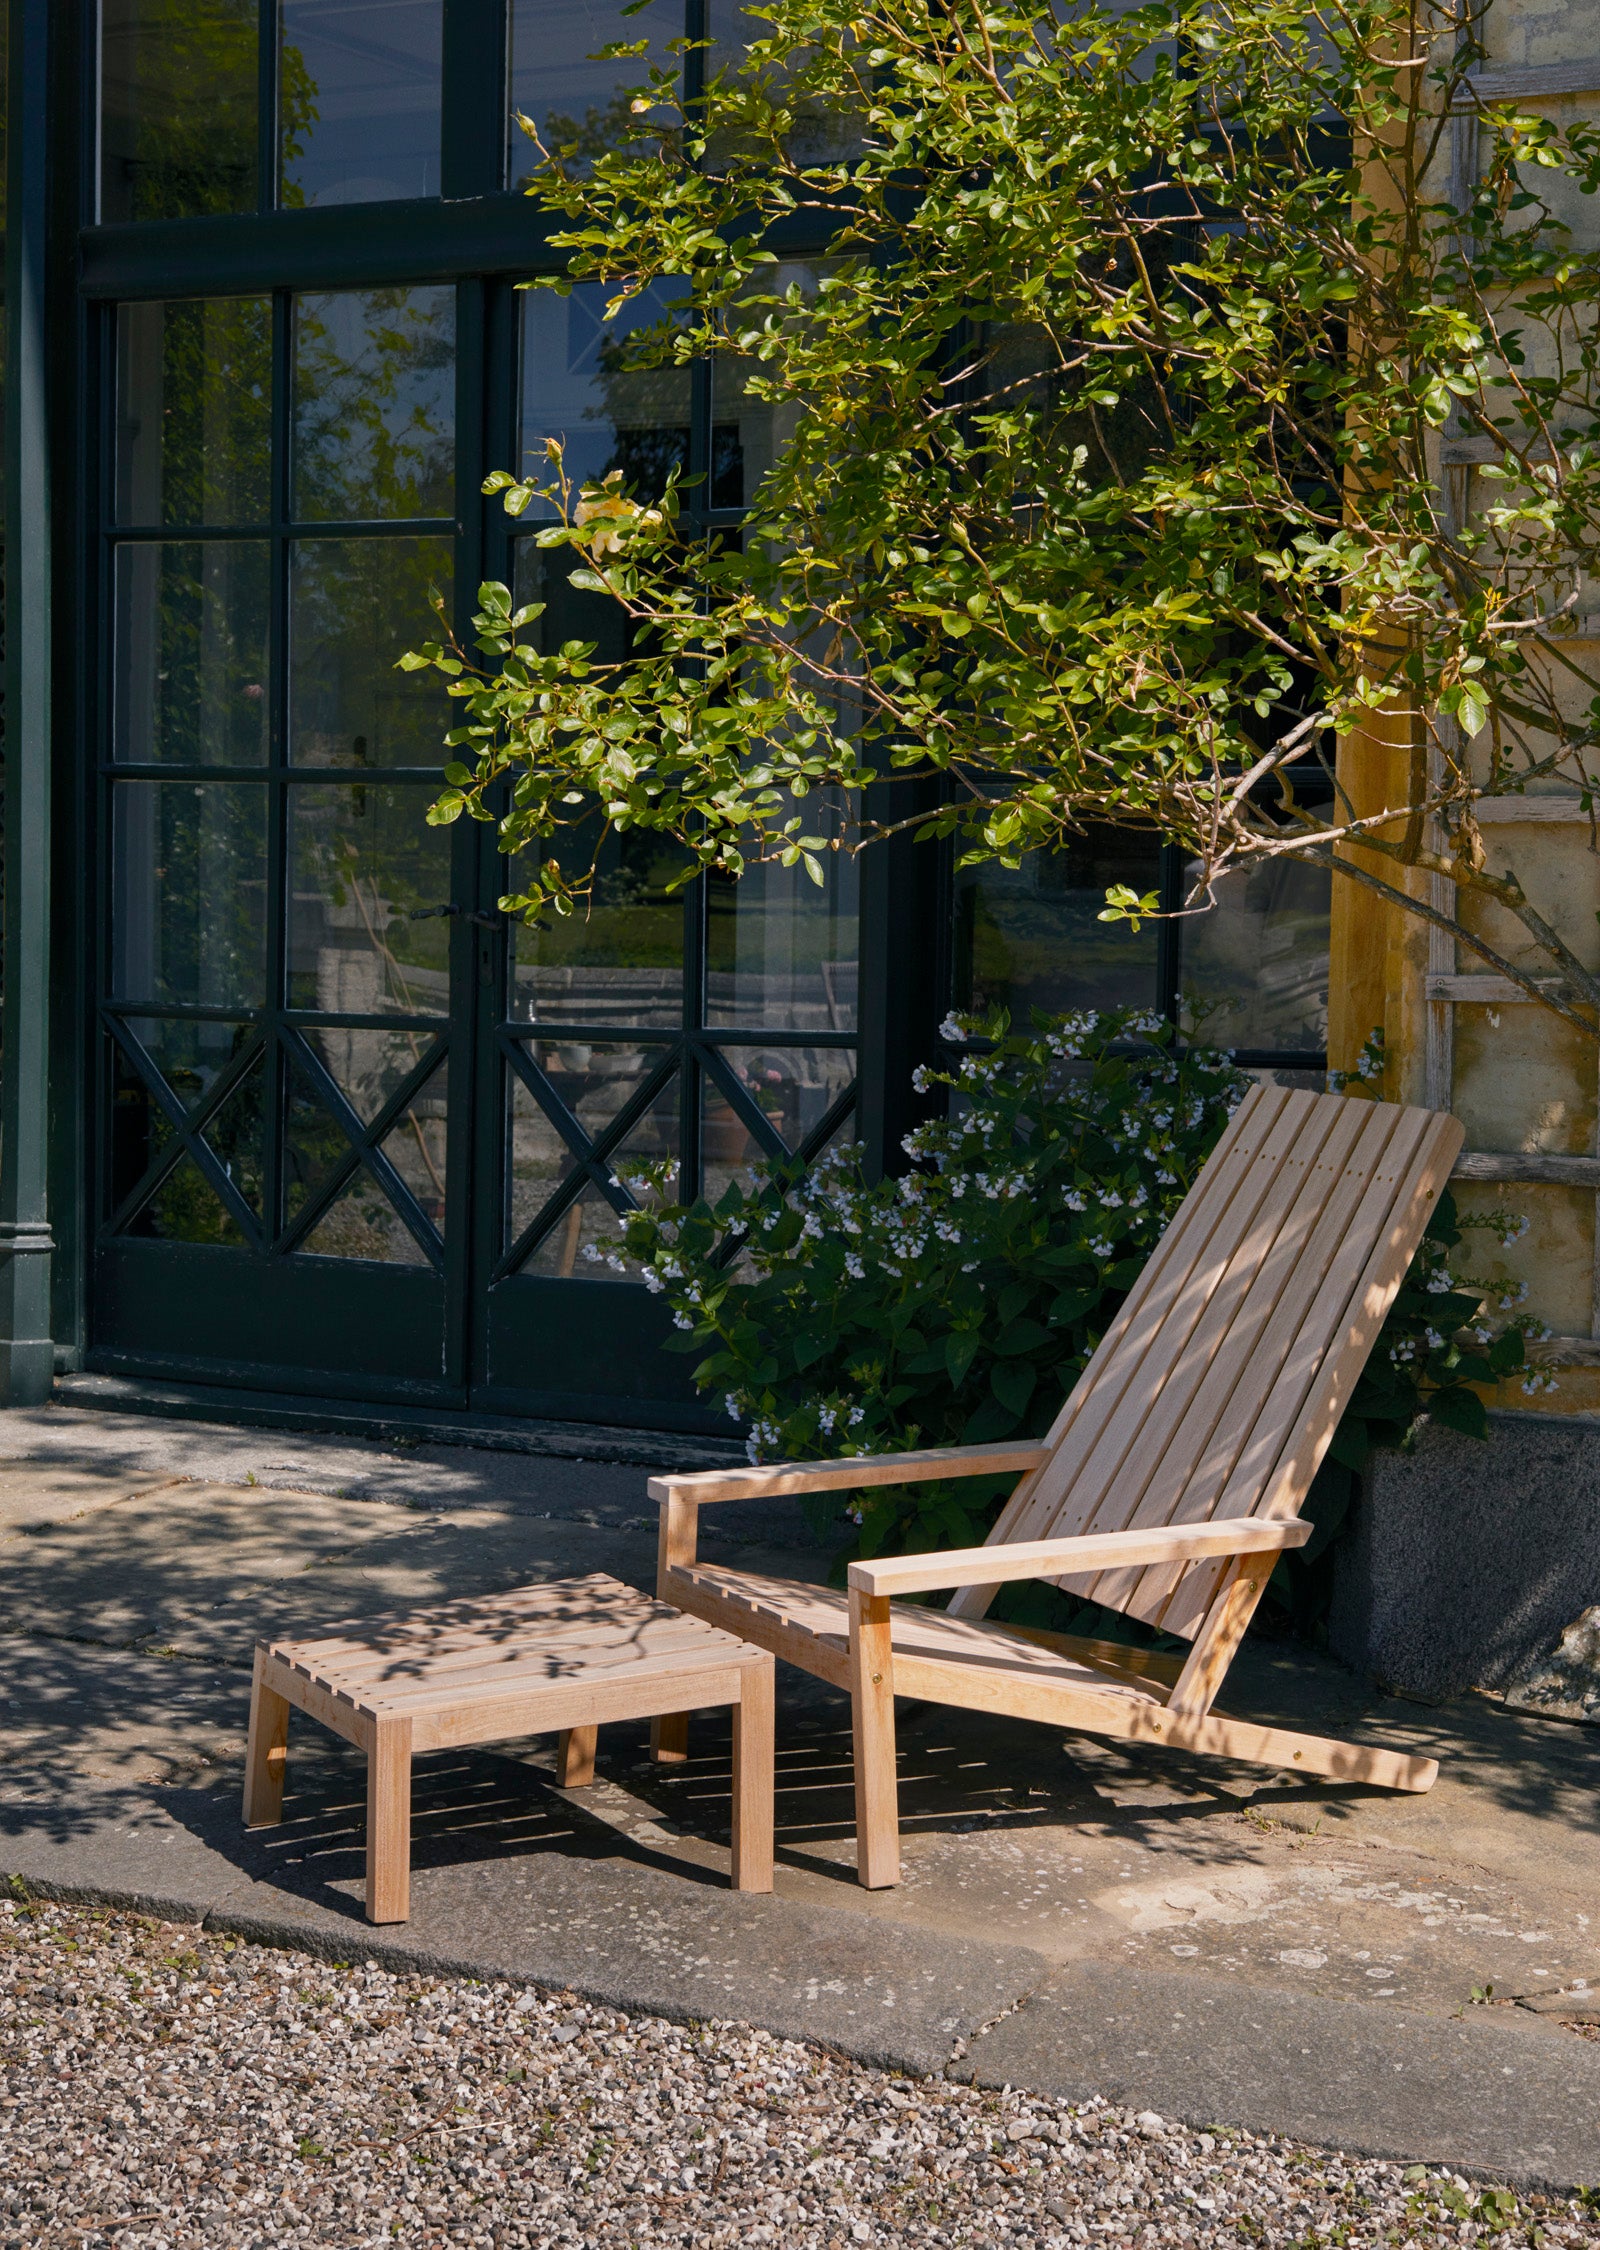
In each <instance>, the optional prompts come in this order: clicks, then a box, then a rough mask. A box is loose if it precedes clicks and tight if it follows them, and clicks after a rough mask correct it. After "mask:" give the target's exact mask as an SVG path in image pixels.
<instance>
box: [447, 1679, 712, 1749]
mask: <svg viewBox="0 0 1600 2250" xmlns="http://www.w3.org/2000/svg"><path fill="white" fill-rule="evenodd" d="M742 1677H743V1667H742V1666H741V1665H737V1664H730V1665H726V1666H724V1667H723V1668H722V1669H720V1670H713V1669H712V1668H711V1667H709V1666H703V1667H702V1668H701V1669H700V1670H699V1671H697V1672H695V1673H693V1674H685V1673H681V1672H663V1673H660V1674H658V1675H655V1676H652V1677H650V1678H646V1679H629V1680H616V1681H612V1682H609V1683H608V1682H606V1681H604V1680H578V1681H574V1682H572V1683H571V1684H570V1685H568V1686H563V1687H559V1688H546V1689H545V1690H543V1692H542V1693H541V1694H540V1696H539V1698H538V1701H537V1703H536V1704H535V1705H534V1706H533V1707H532V1708H531V1709H530V1699H529V1698H528V1697H527V1696H525V1695H508V1696H495V1697H489V1698H485V1699H484V1700H483V1701H473V1702H461V1703H445V1704H441V1705H440V1706H439V1707H438V1708H437V1709H436V1710H432V1711H419V1712H416V1713H414V1714H412V1715H411V1739H412V1745H413V1747H414V1748H415V1749H416V1750H417V1751H419V1752H420V1751H423V1750H462V1749H466V1748H468V1747H470V1746H471V1745H472V1744H473V1743H478V1742H509V1741H512V1740H514V1739H515V1738H516V1737H517V1736H519V1735H524V1734H563V1733H565V1732H566V1730H567V1729H568V1728H569V1727H586V1726H609V1725H611V1724H612V1723H613V1722H614V1721H616V1720H618V1719H653V1718H655V1717H657V1716H658V1715H659V1714H660V1713H662V1712H664V1711H681V1710H683V1709H684V1707H685V1706H686V1705H687V1706H688V1707H689V1708H691V1709H694V1710H710V1709H711V1708H712V1707H713V1706H714V1705H716V1704H720V1703H732V1702H733V1701H734V1700H735V1699H736V1697H737V1696H738V1694H739V1692H740V1682H741V1679H742Z"/></svg>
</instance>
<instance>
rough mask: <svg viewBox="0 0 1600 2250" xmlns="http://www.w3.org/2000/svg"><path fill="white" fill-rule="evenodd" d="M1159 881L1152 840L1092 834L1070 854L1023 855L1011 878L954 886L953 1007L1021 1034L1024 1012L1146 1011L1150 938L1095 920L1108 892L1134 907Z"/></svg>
mask: <svg viewBox="0 0 1600 2250" xmlns="http://www.w3.org/2000/svg"><path fill="white" fill-rule="evenodd" d="M1160 877H1161V847H1160V843H1159V840H1158V839H1157V838H1156V837H1155V836H1154V835H1150V836H1145V835H1140V834H1137V833H1134V832H1132V831H1129V830H1125V829H1114V828H1094V829H1091V830H1090V831H1089V833H1088V834H1087V835H1086V836H1084V837H1082V838H1080V839H1079V840H1078V842H1076V843H1075V844H1074V845H1072V846H1071V848H1070V849H1068V850H1066V851H1060V852H1032V853H1030V854H1029V855H1028V857H1027V858H1026V859H1024V861H1023V863H1022V865H1021V866H1020V867H1019V868H1015V869H1012V868H1005V867H999V866H996V865H993V864H990V865H989V866H986V867H970V868H965V869H963V870H962V871H961V872H960V873H959V874H958V875H957V877H956V898H955V908H956V927H955V941H956V944H955V950H956V962H955V968H956V998H957V1005H958V1006H959V1007H961V1008H963V1009H968V1008H970V1009H971V1010H972V1011H973V1012H974V1013H976V1014H979V1015H983V1014H986V1013H987V1012H988V1011H989V1010H990V1009H991V1008H1007V1009H1009V1010H1010V1012H1011V1015H1012V1018H1013V1020H1014V1021H1015V1022H1017V1023H1018V1024H1019V1025H1026V1023H1027V1021H1028V1011H1029V1009H1031V1008H1043V1009H1046V1010H1047V1011H1048V1012H1049V1013H1051V1014H1060V1013H1064V1012H1065V1011H1066V1010H1068V1009H1072V1008H1153V1007H1155V1006H1156V1004H1157V993H1156V931H1155V926H1154V925H1153V924H1152V923H1149V922H1146V923H1145V924H1144V925H1143V927H1142V928H1141V929H1140V930H1138V931H1137V932H1135V931H1133V930H1132V929H1130V927H1129V925H1128V924H1127V923H1126V922H1101V921H1099V920H1097V919H1096V917H1097V916H1098V915H1099V914H1100V912H1101V910H1102V908H1103V907H1104V906H1105V903H1106V891H1107V890H1108V888H1109V887H1110V886H1111V885H1112V884H1113V883H1126V884H1127V885H1128V886H1129V888H1130V889H1132V890H1135V891H1137V892H1138V893H1139V894H1140V896H1141V897H1142V896H1143V895H1144V893H1145V892H1147V891H1153V890H1156V889H1157V888H1158V887H1159V884H1160Z"/></svg>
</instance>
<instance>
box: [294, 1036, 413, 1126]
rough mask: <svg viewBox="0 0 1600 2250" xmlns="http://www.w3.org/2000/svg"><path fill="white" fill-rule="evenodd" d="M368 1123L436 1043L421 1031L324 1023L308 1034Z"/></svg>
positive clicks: (325, 1066) (310, 1043)
mask: <svg viewBox="0 0 1600 2250" xmlns="http://www.w3.org/2000/svg"><path fill="white" fill-rule="evenodd" d="M302 1036H303V1037H304V1039H305V1042H306V1044H307V1046H308V1047H310V1049H311V1050H312V1052H313V1054H315V1056H316V1058H317V1060H318V1061H319V1062H320V1063H321V1065H322V1067H323V1069H324V1070H325V1071H326V1072H327V1073H328V1076H329V1077H330V1078H331V1079H332V1080H333V1082H334V1084H335V1085H336V1086H337V1087H338V1089H339V1091H340V1093H341V1094H343V1096H344V1098H345V1100H346V1101H347V1102H348V1103H349V1104H350V1107H351V1108H352V1109H353V1110H354V1111H355V1113H356V1115H357V1116H358V1117H359V1118H360V1119H361V1122H362V1123H363V1124H364V1125H370V1124H371V1123H372V1120H373V1119H374V1118H375V1117H376V1116H377V1115H378V1113H379V1111H380V1110H382V1109H383V1108H384V1107H385V1106H386V1105H387V1104H388V1103H389V1102H391V1101H392V1100H393V1099H394V1097H395V1095H396V1094H397V1093H398V1092H399V1091H400V1088H401V1087H402V1086H403V1085H404V1084H405V1082H406V1080H407V1079H408V1078H409V1077H410V1076H411V1074H412V1072H413V1071H414V1070H415V1069H416V1068H417V1066H418V1065H419V1064H420V1063H421V1061H422V1059H423V1057H424V1056H425V1055H426V1054H428V1053H429V1052H430V1051H431V1049H432V1046H433V1040H432V1038H431V1036H428V1035H425V1034H419V1033H417V1032H415V1031H402V1030H398V1029H396V1030H394V1031H352V1030H349V1029H348V1028H347V1027H346V1026H344V1025H330V1024H319V1025H317V1026H316V1027H315V1028H314V1029H311V1030H308V1031H306V1032H304V1033H303V1034H302Z"/></svg>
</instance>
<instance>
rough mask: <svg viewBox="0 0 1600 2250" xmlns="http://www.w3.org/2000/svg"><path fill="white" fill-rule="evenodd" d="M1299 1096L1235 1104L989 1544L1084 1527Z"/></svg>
mask: <svg viewBox="0 0 1600 2250" xmlns="http://www.w3.org/2000/svg"><path fill="white" fill-rule="evenodd" d="M1308 1098H1310V1097H1306V1096H1296V1095H1294V1094H1291V1093H1288V1092H1286V1091H1285V1090H1284V1089H1282V1088H1279V1087H1254V1088H1252V1089H1251V1092H1250V1093H1249V1094H1247V1095H1246V1097H1245V1099H1244V1101H1243V1102H1242V1103H1241V1104H1240V1106H1239V1109H1238V1110H1237V1111H1236V1112H1235V1114H1234V1116H1233V1118H1232V1119H1231V1120H1230V1122H1229V1124H1228V1126H1227V1127H1226V1128H1225V1130H1224V1132H1223V1134H1222V1137H1221V1139H1220V1140H1219V1141H1218V1143H1217V1146H1216V1148H1215V1149H1214V1150H1213V1151H1212V1153H1211V1156H1210V1157H1209V1158H1208V1160H1207V1162H1206V1164H1205V1166H1204V1168H1203V1170H1202V1172H1201V1175H1200V1178H1199V1180H1198V1181H1197V1182H1196V1184H1195V1186H1194V1188H1193V1189H1191V1191H1190V1193H1189V1195H1188V1196H1187V1197H1186V1198H1185V1200H1184V1202H1183V1204H1182V1205H1181V1206H1180V1207H1179V1210H1178V1212H1177V1214H1176V1216H1175V1217H1174V1219H1173V1221H1172V1223H1171V1224H1170V1225H1169V1227H1168V1228H1167V1231H1166V1233H1165V1235H1163V1237H1162V1239H1161V1242H1160V1243H1159V1244H1158V1245H1157V1248H1156V1250H1155V1252H1154V1254H1153V1256H1152V1257H1151V1258H1150V1259H1149V1260H1148V1261H1147V1263H1146V1265H1145V1268H1144V1272H1143V1274H1141V1276H1140V1279H1139V1282H1137V1283H1136V1284H1135V1286H1134V1288H1133V1290H1132V1291H1131V1292H1130V1293H1129V1297H1128V1300H1127V1303H1126V1304H1125V1305H1124V1307H1123V1309H1122V1312H1121V1314H1120V1315H1119V1316H1118V1317H1117V1319H1115V1320H1114V1321H1113V1322H1112V1324H1111V1326H1110V1328H1108V1329H1107V1331H1106V1333H1105V1335H1104V1336H1103V1337H1102V1339H1101V1341H1100V1344H1099V1345H1098V1347H1097V1348H1096V1350H1095V1353H1094V1355H1093V1357H1092V1358H1091V1360H1090V1362H1089V1365H1088V1367H1087V1368H1086V1369H1085V1370H1084V1373H1083V1374H1082V1376H1081V1377H1080V1378H1079V1380H1078V1382H1077V1383H1076V1384H1075V1385H1074V1386H1073V1389H1072V1392H1071V1394H1070V1395H1069V1397H1068V1399H1067V1403H1066V1406H1065V1407H1064V1408H1063V1410H1062V1412H1061V1414H1060V1415H1059V1416H1058V1417H1057V1419H1056V1422H1055V1425H1054V1426H1053V1428H1052V1430H1051V1433H1050V1438H1051V1440H1052V1441H1055V1442H1056V1455H1055V1458H1054V1460H1052V1461H1051V1462H1050V1463H1048V1464H1047V1465H1046V1466H1045V1467H1044V1468H1043V1469H1041V1470H1040V1471H1038V1472H1037V1474H1036V1475H1035V1476H1034V1477H1032V1478H1031V1479H1028V1480H1026V1484H1025V1487H1020V1486H1019V1488H1018V1490H1017V1492H1016V1493H1014V1494H1013V1496H1012V1499H1011V1502H1010V1504H1009V1505H1008V1506H1007V1507H1006V1509H1005V1510H1004V1511H1003V1512H1002V1514H1001V1516H1000V1519H999V1521H998V1522H997V1523H996V1525H995V1527H994V1530H993V1531H992V1532H991V1533H990V1536H989V1543H990V1544H991V1545H993V1546H1009V1545H1010V1544H1011V1542H1012V1541H1013V1540H1015V1539H1028V1538H1043V1537H1047V1536H1049V1535H1050V1534H1051V1533H1053V1532H1061V1533H1063V1534H1069V1533H1072V1532H1077V1531H1083V1530H1086V1529H1088V1528H1089V1526H1090V1525H1091V1523H1092V1522H1093V1520H1094V1517H1095V1514H1096V1511H1097V1509H1098V1507H1099V1505H1100V1503H1101V1501H1102V1500H1103V1498H1104V1496H1105V1486H1106V1482H1107V1480H1108V1479H1109V1478H1112V1477H1114V1476H1115V1473H1116V1470H1117V1468H1118V1466H1119V1465H1120V1462H1121V1459H1122V1456H1123V1455H1124V1454H1125V1453H1126V1451H1127V1448H1128V1447H1129V1446H1130V1445H1131V1444H1132V1443H1133V1441H1134V1438H1135V1437H1136V1435H1137V1434H1138V1427H1139V1422H1140V1418H1141V1407H1142V1405H1143V1404H1144V1403H1145V1401H1146V1399H1147V1397H1148V1393H1149V1391H1150V1390H1151V1389H1152V1388H1153V1387H1154V1386H1155V1385H1156V1384H1157V1383H1158V1382H1159V1380H1160V1377H1161V1374H1162V1371H1163V1364H1164V1363H1165V1364H1167V1365H1170V1363H1171V1361H1172V1359H1173V1358H1174V1357H1175V1356H1176V1354H1177V1353H1178V1352H1179V1351H1180V1350H1181V1349H1182V1347H1183V1345H1184V1344H1185V1343H1187V1341H1188V1339H1189V1337H1190V1336H1191V1335H1192V1333H1193V1331H1194V1329H1195V1328H1196V1327H1197V1326H1198V1324H1199V1322H1200V1320H1201V1318H1202V1317H1203V1315H1204V1312H1205V1308H1206V1305H1207V1303H1208V1302H1209V1299H1210V1297H1211V1294H1212V1291H1213V1290H1214V1289H1215V1287H1216V1285H1217V1283H1218V1281H1219V1280H1220V1279H1221V1277H1222V1275H1223V1273H1224V1272H1225V1270H1226V1266H1227V1261H1228V1256H1229V1253H1230V1250H1231V1247H1232V1245H1233V1242H1234V1240H1235V1239H1236V1237H1237V1235H1238V1234H1239V1232H1240V1231H1241V1230H1242V1229H1243V1228H1246V1227H1248V1226H1249V1224H1250V1222H1251V1220H1252V1218H1253V1217H1254V1214H1255V1211H1256V1208H1257V1206H1258V1204H1259V1202H1260V1200H1261V1198H1262V1197H1263V1196H1264V1195H1265V1194H1266V1192H1267V1189H1268V1187H1269V1186H1270V1183H1271V1171H1270V1170H1269V1169H1268V1167H1272V1166H1274V1165H1275V1160H1276V1159H1277V1158H1278V1157H1279V1155H1280V1154H1281V1153H1282V1152H1283V1151H1284V1150H1285V1149H1286V1148H1287V1147H1289V1146H1290V1145H1292V1139H1293V1134H1294V1130H1295V1124H1296V1119H1297V1115H1298V1112H1297V1109H1296V1106H1295V1105H1296V1103H1297V1102H1303V1101H1304V1100H1306V1099H1308ZM992 1591H993V1588H992V1586H977V1587H974V1588H973V1589H972V1590H970V1591H969V1592H968V1593H966V1594H965V1595H962V1594H958V1595H957V1596H956V1599H955V1603H954V1605H953V1606H954V1607H955V1609H956V1611H957V1613H958V1614H960V1615H962V1616H968V1617H970V1616H979V1615H981V1614H982V1612H983V1609H984V1608H985V1607H986V1606H987V1603H988V1600H989V1599H990V1597H991V1594H992Z"/></svg>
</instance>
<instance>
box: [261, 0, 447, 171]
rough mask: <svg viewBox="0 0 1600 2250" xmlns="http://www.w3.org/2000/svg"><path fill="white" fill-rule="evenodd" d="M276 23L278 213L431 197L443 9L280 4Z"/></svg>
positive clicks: (439, 3)
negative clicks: (280, 207) (317, 206)
mask: <svg viewBox="0 0 1600 2250" xmlns="http://www.w3.org/2000/svg"><path fill="white" fill-rule="evenodd" d="M279 22H280V26H281V30H280V45H279V61H278V81H279V83H278V105H279V136H280V137H279V144H278V146H279V163H280V167H281V170H280V178H281V186H280V189H279V195H280V199H281V201H282V202H283V203H284V205H285V206H286V207H288V208H290V209H299V208H300V207H302V206H303V205H305V204H309V203H386V202H389V201H391V200H392V199H393V198H394V197H396V196H408V195H437V194H438V192H439V89H440V85H441V81H442V74H443V68H444V9H443V0H282V14H281V16H280V18H279Z"/></svg>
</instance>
